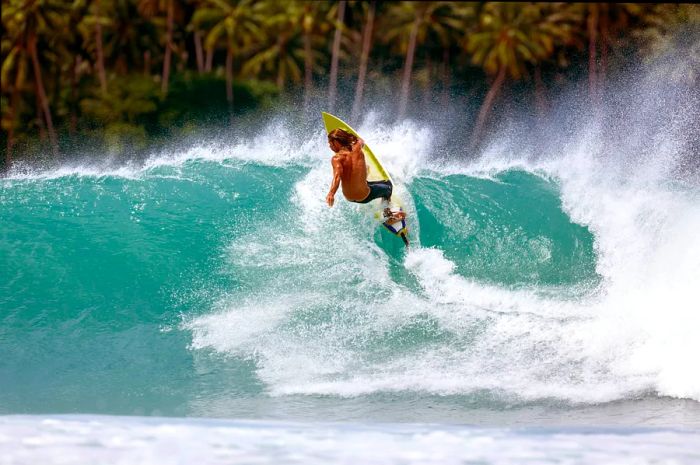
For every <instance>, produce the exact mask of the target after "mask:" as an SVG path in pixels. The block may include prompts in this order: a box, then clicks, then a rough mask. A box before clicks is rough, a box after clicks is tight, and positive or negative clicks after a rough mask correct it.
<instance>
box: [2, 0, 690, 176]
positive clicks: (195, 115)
mask: <svg viewBox="0 0 700 465" xmlns="http://www.w3.org/2000/svg"><path fill="white" fill-rule="evenodd" d="M2 29H3V32H2V98H1V103H2V140H1V141H0V142H1V143H2V149H1V150H2V152H3V154H2V158H1V159H2V163H3V165H4V167H5V168H7V167H8V166H10V164H11V163H12V161H13V159H15V158H17V157H28V156H35V157H36V156H41V157H44V158H54V157H59V156H66V155H65V154H66V153H69V152H71V151H74V150H76V149H77V148H80V147H84V146H86V144H92V146H94V147H102V148H103V149H104V150H105V151H108V152H112V153H116V154H119V153H125V152H128V151H134V150H139V149H142V148H145V147H147V146H148V143H149V142H151V141H153V140H156V141H157V140H170V139H172V138H173V137H174V136H177V135H181V134H183V133H188V132H191V131H192V130H194V129H193V128H196V127H198V126H199V127H201V126H205V125H206V126H218V127H233V128H234V130H235V127H236V124H237V121H238V118H239V117H240V115H243V114H246V113H250V112H251V111H252V112H255V111H257V110H261V109H265V108H271V107H274V106H279V105H282V104H283V102H287V103H286V104H287V105H293V107H294V108H297V109H300V110H302V111H306V112H308V111H310V110H311V109H314V110H316V109H318V108H327V109H334V110H336V111H338V112H340V113H342V114H346V115H347V117H348V118H349V119H352V120H356V119H357V118H359V115H360V114H361V113H362V112H363V111H364V110H366V109H367V108H369V107H371V105H370V104H368V95H370V94H371V95H374V96H381V95H384V96H386V97H389V98H384V99H382V100H381V101H382V102H383V104H384V105H389V106H394V105H395V107H394V108H391V110H392V111H395V113H396V114H397V115H398V116H399V118H403V117H405V116H409V117H410V116H411V115H416V114H418V112H420V111H421V110H422V109H423V108H424V105H425V104H426V103H429V104H433V105H437V106H438V107H440V106H441V105H443V106H444V105H448V104H449V103H450V102H451V101H453V100H455V99H456V100H458V97H459V96H465V95H467V96H469V99H470V101H477V102H479V103H478V105H477V108H478V111H475V115H473V116H474V118H472V123H471V125H470V127H468V128H465V130H468V131H469V132H470V133H471V143H472V145H474V146H476V145H478V144H479V143H480V141H481V140H482V139H483V135H484V132H485V131H486V130H487V129H488V127H489V122H490V121H492V119H493V115H492V113H493V109H494V108H495V107H496V104H497V102H498V100H499V98H501V95H502V94H503V91H504V89H505V88H507V87H508V86H509V85H515V84H518V85H519V86H520V88H521V89H531V95H532V100H531V104H532V106H533V108H536V109H537V111H538V113H539V114H540V115H542V114H544V113H545V112H546V109H547V101H548V93H551V92H552V91H553V90H554V89H553V88H554V87H555V86H562V85H564V84H565V83H567V82H574V81H576V80H578V79H581V78H584V79H586V81H587V84H588V85H587V89H588V93H589V95H590V99H591V103H592V105H595V104H596V102H600V100H601V99H603V98H604V95H605V89H606V82H607V80H608V79H609V77H610V75H611V74H614V73H615V72H617V71H618V70H621V69H624V68H625V67H627V66H629V65H635V64H638V63H641V62H644V61H649V60H654V59H655V57H659V56H661V55H662V54H663V53H664V52H666V51H668V50H669V48H670V47H673V46H674V45H673V44H674V41H678V40H679V39H678V37H679V36H681V37H682V38H684V39H685V42H688V38H689V37H690V38H691V39H690V42H691V43H690V44H689V45H687V44H686V49H687V50H688V52H687V53H688V55H689V58H688V62H689V68H688V69H685V70H681V71H679V72H675V73H669V75H668V76H669V79H685V80H691V81H692V82H694V83H697V81H698V79H699V77H698V74H699V73H698V63H699V62H700V58H698V37H699V36H700V8H698V7H697V6H695V5H690V4H687V5H673V4H658V5H657V4H636V3H626V4H612V3H580V4H575V3H574V4H570V3H500V2H499V3H493V2H480V3H476V2H474V3H468V2H467V3H464V2H445V1H434V2H393V1H347V0H340V1H335V2H314V1H294V0H287V1H276V0H258V1H255V0H2ZM562 83H564V84H562ZM528 92H529V91H528ZM465 111H468V110H467V109H466V108H465Z"/></svg>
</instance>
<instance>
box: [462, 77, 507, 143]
mask: <svg viewBox="0 0 700 465" xmlns="http://www.w3.org/2000/svg"><path fill="white" fill-rule="evenodd" d="M505 79H506V67H505V66H501V69H499V70H498V75H497V76H496V79H495V80H494V81H493V84H491V88H490V89H489V91H488V92H487V93H486V98H485V99H484V103H482V104H481V108H480V109H479V116H478V117H477V118H476V124H475V125H474V131H473V132H472V137H471V141H470V144H469V145H470V147H471V149H472V150H473V149H475V148H476V146H477V144H478V143H479V139H481V133H482V132H483V130H484V125H485V124H486V120H487V119H488V117H489V115H490V114H491V109H492V108H493V104H494V102H495V101H496V96H497V95H498V92H499V91H500V90H501V86H503V82H504V81H505Z"/></svg>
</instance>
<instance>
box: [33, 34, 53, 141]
mask: <svg viewBox="0 0 700 465" xmlns="http://www.w3.org/2000/svg"><path fill="white" fill-rule="evenodd" d="M28 42H29V54H30V55H31V57H32V65H33V66H34V78H35V79H36V89H37V93H38V97H39V103H40V105H41V109H42V110H43V112H44V118H45V119H46V128H47V130H48V132H49V141H51V148H52V149H53V154H54V155H58V140H57V139H56V131H54V128H53V120H52V119H51V109H50V108H49V99H48V98H47V97H46V91H45V90H44V81H43V80H42V77H41V66H40V65H39V56H38V54H37V51H36V35H34V34H32V35H31V36H30V37H29V41H28Z"/></svg>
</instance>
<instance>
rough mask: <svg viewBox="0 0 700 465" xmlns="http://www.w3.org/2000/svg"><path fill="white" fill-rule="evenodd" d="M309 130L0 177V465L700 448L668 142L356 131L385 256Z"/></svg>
mask: <svg viewBox="0 0 700 465" xmlns="http://www.w3.org/2000/svg"><path fill="white" fill-rule="evenodd" d="M317 129H319V130H318V131H316V130H314V131H312V132H310V133H309V134H303V135H302V136H303V137H299V135H298V134H296V135H295V132H294V130H293V128H292V127H290V125H285V124H284V123H275V124H271V125H270V126H269V127H267V128H265V129H264V130H262V131H261V132H260V134H258V135H257V136H255V137H250V138H247V139H242V140H240V141H238V142H235V143H222V142H218V143H207V144H204V143H200V144H194V145H192V146H189V147H185V148H182V149H181V150H176V151H170V152H167V153H157V154H154V155H152V156H151V157H150V158H149V159H148V160H146V161H145V162H139V163H137V162H133V163H128V164H109V163H102V162H101V163H98V162H95V163H93V164H91V163H86V162H81V163H77V164H73V165H70V164H65V165H61V166H59V167H54V168H50V169H38V168H32V167H29V166H18V167H16V168H15V169H14V170H13V171H11V172H10V173H8V174H7V175H6V176H5V177H4V178H0V309H1V310H0V415H2V416H0V463H2V464H20V463H22V464H23V463H194V462H195V461H198V462H199V463H233V462H231V460H238V462H237V463H411V462H416V463H544V462H546V463H635V464H637V463H640V464H641V463H698V462H699V461H700V433H699V432H700V368H698V367H699V366H700V365H699V364H698V356H699V355H700V337H698V331H699V329H700V307H699V305H700V304H698V302H700V234H699V233H698V231H700V190H699V189H698V187H697V184H695V183H693V182H688V176H685V177H684V176H682V175H679V173H680V174H683V165H682V163H680V161H679V159H678V158H677V157H676V153H677V147H675V146H673V144H669V142H668V139H663V140H656V139H653V138H652V139H645V140H640V142H639V144H640V147H639V150H637V151H635V150H632V149H631V148H630V147H625V148H624V150H623V149H621V148H619V147H618V148H614V147H613V149H610V148H609V147H601V146H600V141H599V140H598V139H596V138H595V137H582V138H579V139H576V138H572V139H571V140H570V141H569V143H568V144H566V145H561V146H559V147H558V148H557V150H555V151H550V153H532V152H530V153H525V154H523V153H518V152H517V151H515V150H512V149H509V148H507V147H505V148H504V147H502V146H492V147H490V148H489V149H488V150H486V151H485V152H484V154H483V155H482V156H480V157H470V156H467V155H466V154H464V156H460V154H459V153H456V154H455V153H453V154H451V156H445V154H435V153H433V152H432V151H431V147H433V146H434V140H435V138H436V137H438V135H437V134H435V133H434V132H433V131H432V130H431V129H430V128H429V127H426V126H421V125H420V124H417V123H410V122H407V123H403V124H399V125H388V126H383V125H381V124H378V122H377V120H372V118H369V119H368V120H367V121H366V122H365V123H364V124H363V125H362V126H360V127H359V128H358V130H359V131H360V133H361V134H363V136H364V138H365V139H366V140H367V141H368V143H369V144H371V146H372V148H373V150H374V151H375V152H376V153H377V154H379V156H380V157H381V158H382V160H383V161H384V163H385V164H386V165H387V167H388V168H389V170H390V171H391V172H392V174H393V176H394V178H395V180H396V181H397V183H398V184H400V186H399V192H400V193H401V195H402V196H403V198H404V200H405V203H406V204H407V210H408V213H409V215H410V226H411V230H410V234H411V240H412V247H411V249H410V250H409V251H405V250H404V248H403V245H402V243H401V241H400V240H398V239H397V238H395V237H393V236H391V235H390V234H389V233H388V232H386V231H383V230H381V229H379V228H378V227H377V224H376V222H375V220H374V218H373V212H374V210H373V207H372V206H361V205H355V204H351V203H348V202H346V201H344V200H342V199H340V198H339V199H338V201H337V202H336V206H335V207H334V208H328V207H327V206H326V205H325V195H326V193H327V190H328V186H329V183H330V175H331V168H330V163H329V156H330V152H329V150H328V148H327V146H326V143H325V140H324V135H323V133H322V132H321V131H320V128H317ZM669 137H670V139H673V134H671V135H670V136H669ZM650 140H651V142H650ZM632 148H634V147H632ZM460 150H463V149H460ZM601 153H604V154H605V156H601ZM686 174H687V173H686ZM173 451H177V453H176V454H173ZM430 451H432V452H430ZM159 453H163V454H165V455H158V454H159Z"/></svg>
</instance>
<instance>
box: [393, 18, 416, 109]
mask: <svg viewBox="0 0 700 465" xmlns="http://www.w3.org/2000/svg"><path fill="white" fill-rule="evenodd" d="M419 26H420V18H419V17H416V20H415V21H414V22H413V27H412V28H411V35H410V36H409V38H408V49H407V50H406V61H405V63H404V67H403V78H402V79H401V98H400V99H399V111H398V119H403V117H404V116H405V115H406V106H407V104H408V94H409V92H410V90H411V72H412V71H413V57H414V56H415V54H416V38H417V36H418V27H419Z"/></svg>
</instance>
